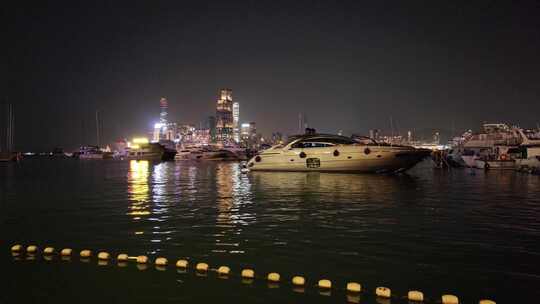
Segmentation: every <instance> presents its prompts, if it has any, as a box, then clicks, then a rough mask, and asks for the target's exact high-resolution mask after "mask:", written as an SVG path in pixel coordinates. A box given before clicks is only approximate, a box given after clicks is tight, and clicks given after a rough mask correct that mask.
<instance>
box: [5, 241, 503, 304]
mask: <svg viewBox="0 0 540 304" xmlns="http://www.w3.org/2000/svg"><path fill="white" fill-rule="evenodd" d="M40 252H41V253H42V254H43V257H44V258H45V259H46V260H52V258H53V257H54V256H55V255H58V256H60V257H61V259H62V260H70V259H71V257H72V256H73V255H74V253H73V249H71V248H63V249H62V250H60V251H56V249H55V248H54V247H45V248H43V250H41V251H40V248H39V247H38V246H36V245H29V246H27V247H24V246H22V245H20V244H16V245H13V246H12V247H11V253H12V255H13V256H14V257H18V256H20V255H22V254H26V255H27V256H28V257H29V258H31V259H35V257H36V255H38V254H39V253H40ZM78 255H79V257H80V258H81V260H82V261H85V262H88V261H90V259H91V258H92V257H93V256H94V252H93V251H92V250H89V249H83V250H81V251H80V252H79V254H78ZM96 258H97V261H98V265H108V262H109V261H110V260H116V261H117V262H118V265H119V266H127V264H128V263H129V262H133V263H135V264H137V267H138V268H139V269H146V268H147V265H148V264H154V265H155V266H156V269H158V270H166V269H167V266H169V260H168V259H167V258H165V257H157V258H155V259H154V260H153V261H151V260H150V259H149V258H148V256H146V255H139V256H130V255H128V254H127V253H120V254H118V255H117V256H116V258H114V257H113V256H112V255H111V254H110V253H109V252H107V251H99V252H98V253H97V255H96ZM194 265H195V267H194V268H195V270H196V271H197V273H199V274H204V273H207V272H210V271H212V272H216V273H217V275H218V276H219V277H220V278H228V277H229V276H230V275H231V273H232V272H231V269H230V268H229V267H228V266H225V265H222V266H219V267H218V268H215V269H214V268H210V266H209V265H208V264H207V263H204V262H199V263H196V264H194ZM190 266H191V264H190V263H189V262H188V260H186V259H179V260H177V261H176V263H175V267H176V268H177V269H179V270H183V271H186V270H187V269H188V268H189V267H190ZM191 267H192V266H191ZM240 277H241V278H242V281H243V282H244V283H252V282H253V281H254V280H256V279H257V280H258V279H260V280H266V281H267V282H268V284H269V285H268V286H269V287H271V286H276V284H280V283H284V284H285V280H282V278H281V275H280V274H279V273H277V272H270V273H268V274H266V275H265V276H262V277H261V276H258V275H257V276H256V275H255V270H253V269H250V268H245V269H242V270H241V272H240ZM289 282H290V284H291V285H292V286H293V290H294V291H300V292H304V290H305V287H309V286H308V285H306V278H304V277H303V276H299V275H296V276H293V277H292V278H291V279H290V280H287V283H289ZM312 287H315V288H318V289H319V293H320V294H322V295H330V292H331V290H336V291H337V290H339V291H345V292H346V293H347V301H348V302H349V303H360V295H361V294H371V295H374V296H375V297H377V298H379V299H391V298H399V299H405V300H408V301H410V302H413V303H437V304H439V303H442V304H459V298H458V297H457V296H455V295H452V294H444V295H441V297H440V298H439V299H438V300H435V299H427V298H425V297H424V293H423V292H421V291H419V290H411V291H409V292H408V293H407V295H404V296H401V297H400V296H397V295H395V294H393V293H392V291H391V289H390V288H388V287H383V286H380V287H377V288H375V290H373V291H372V292H369V291H367V290H364V289H363V288H362V285H361V284H360V283H357V282H348V283H347V285H346V286H345V287H335V286H334V285H332V281H331V280H329V279H320V280H318V281H317V284H316V285H314V286H312ZM478 303H479V304H496V303H495V301H493V300H488V299H482V300H480V301H479V302H478Z"/></svg>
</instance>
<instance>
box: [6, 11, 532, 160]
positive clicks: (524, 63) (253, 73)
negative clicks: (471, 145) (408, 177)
mask: <svg viewBox="0 0 540 304" xmlns="http://www.w3.org/2000/svg"><path fill="white" fill-rule="evenodd" d="M11 2H12V3H11V4H8V6H5V4H4V5H3V6H4V7H3V11H2V16H1V17H2V23H3V25H2V32H3V35H2V40H3V43H2V45H3V46H2V56H1V57H2V58H1V62H2V68H1V70H2V73H1V77H2V79H1V89H2V94H1V95H0V97H1V98H2V102H5V100H7V101H8V102H10V103H13V104H14V106H15V111H16V119H15V120H16V135H15V145H16V148H17V149H19V150H40V149H41V150H50V149H52V148H53V147H55V146H60V147H64V148H66V149H73V148H75V147H77V146H79V145H81V144H84V143H95V131H94V130H95V121H94V115H95V111H96V109H99V110H100V111H101V113H102V119H103V132H104V139H105V141H106V142H112V141H114V140H116V139H117V138H121V137H129V138H131V137H132V136H133V135H144V134H145V133H146V132H147V131H149V129H150V128H151V126H152V125H153V123H154V122H155V121H157V120H158V117H159V99H160V97H162V96H165V97H167V98H168V100H169V113H170V120H172V121H176V122H186V123H196V124H198V123H199V122H201V121H204V120H205V119H206V118H207V117H208V116H209V115H214V114H215V101H216V99H217V94H218V90H219V88H221V87H229V88H232V89H233V98H234V100H235V101H238V102H240V120H241V122H243V121H255V122H256V123H257V128H258V130H260V131H261V132H262V133H263V134H265V135H269V134H271V133H272V132H273V131H281V132H283V133H285V134H289V133H296V131H297V125H298V122H297V117H298V113H299V112H303V113H305V115H306V116H307V119H308V122H309V124H310V126H312V127H314V128H316V129H317V130H318V131H324V132H331V133H336V132H338V130H343V132H344V133H345V134H351V133H361V134H367V133H368V130H369V129H372V128H378V129H383V130H389V129H390V117H392V118H393V120H394V122H395V123H394V127H395V129H396V131H395V132H400V133H402V134H405V132H406V131H407V130H408V129H411V130H414V131H415V132H419V133H421V132H422V130H429V129H441V130H451V129H454V130H456V132H457V131H460V132H461V131H464V130H465V129H469V128H473V129H478V127H479V126H480V125H481V123H482V122H511V123H516V124H520V125H521V126H523V127H535V126H536V124H537V122H540V115H539V113H540V111H539V110H540V101H539V95H540V86H539V84H540V77H539V73H540V59H539V55H540V39H539V33H540V31H539V30H540V27H539V25H540V24H539V23H540V21H539V20H540V18H539V16H540V7H539V4H536V3H535V2H534V1H530V2H518V1H465V2H463V3H461V4H457V2H455V1H423V2H416V1H395V2H386V1H351V2H341V1H321V2H318V1H283V2H280V1H252V2H233V1H215V2H204V1H189V2H181V1H129V2H125V3H124V4H121V2H119V1H106V2H100V1H80V2H79V1H69V2H65V3H62V2H60V1H30V2H26V1H11ZM49 2H50V3H49ZM77 2H79V3H77ZM469 2H471V3H469ZM472 2H474V3H472ZM4 121H5V118H4V117H2V129H4V128H5V123H4Z"/></svg>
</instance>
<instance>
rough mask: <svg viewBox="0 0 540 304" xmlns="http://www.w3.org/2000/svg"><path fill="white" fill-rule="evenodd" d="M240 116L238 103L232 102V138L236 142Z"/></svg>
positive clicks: (238, 133) (237, 140)
mask: <svg viewBox="0 0 540 304" xmlns="http://www.w3.org/2000/svg"><path fill="white" fill-rule="evenodd" d="M239 118H240V104H239V103H238V102H235V103H233V138H234V141H235V142H236V143H238V142H240V128H239V127H240V126H239V125H238V120H239Z"/></svg>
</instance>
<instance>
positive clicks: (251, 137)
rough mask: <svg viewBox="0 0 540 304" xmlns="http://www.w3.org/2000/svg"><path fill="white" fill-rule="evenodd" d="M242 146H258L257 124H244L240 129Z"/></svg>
mask: <svg viewBox="0 0 540 304" xmlns="http://www.w3.org/2000/svg"><path fill="white" fill-rule="evenodd" d="M240 140H241V143H242V146H244V147H246V148H253V147H255V146H256V145H257V144H258V136H257V128H256V126H255V122H250V123H243V124H242V125H241V128H240Z"/></svg>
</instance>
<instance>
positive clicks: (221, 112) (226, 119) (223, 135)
mask: <svg viewBox="0 0 540 304" xmlns="http://www.w3.org/2000/svg"><path fill="white" fill-rule="evenodd" d="M232 111H233V101H232V90H231V89H221V90H220V98H219V99H218V100H217V104H216V141H217V142H218V143H220V144H229V143H230V142H231V141H232V140H233V129H234V120H233V112H232Z"/></svg>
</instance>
